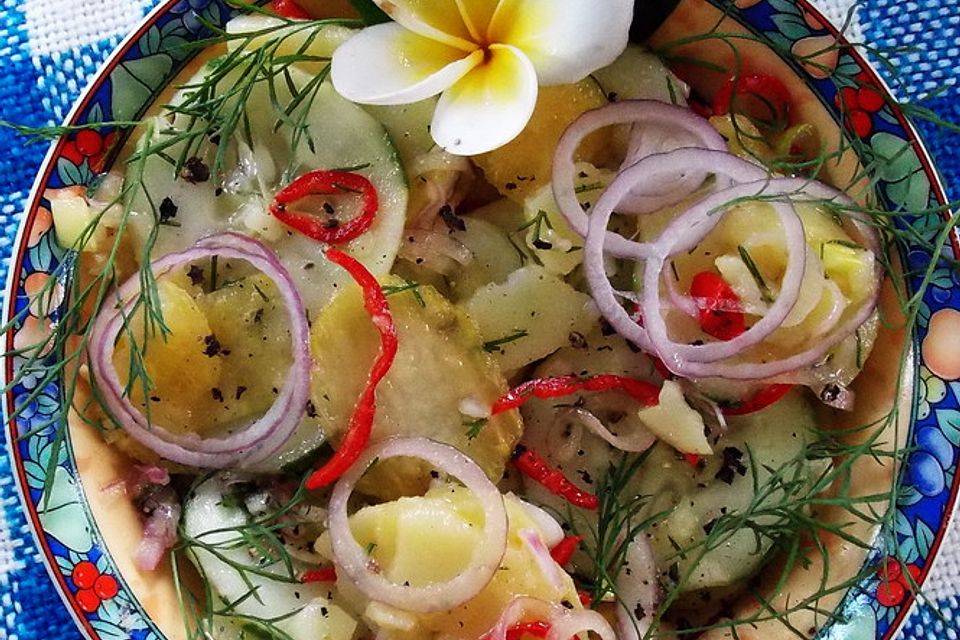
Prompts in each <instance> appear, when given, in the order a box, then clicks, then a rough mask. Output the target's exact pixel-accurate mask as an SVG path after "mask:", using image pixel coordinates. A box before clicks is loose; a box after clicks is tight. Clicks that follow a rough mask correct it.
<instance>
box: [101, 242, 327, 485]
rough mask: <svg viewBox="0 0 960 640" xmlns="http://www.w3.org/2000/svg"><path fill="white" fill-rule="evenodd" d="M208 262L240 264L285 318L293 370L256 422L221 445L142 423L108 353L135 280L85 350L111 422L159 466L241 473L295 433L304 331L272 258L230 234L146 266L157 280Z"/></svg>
mask: <svg viewBox="0 0 960 640" xmlns="http://www.w3.org/2000/svg"><path fill="white" fill-rule="evenodd" d="M212 256H219V257H221V258H232V259H236V260H243V261H245V262H247V263H249V264H250V265H251V266H253V267H254V268H256V269H258V270H260V271H261V272H262V273H263V274H264V275H266V276H267V277H269V278H270V279H271V280H273V282H274V283H275V284H276V286H277V292H278V294H279V295H280V298H281V299H282V300H283V303H284V306H285V308H286V310H287V314H288V316H289V320H290V324H289V329H290V340H291V344H292V350H291V351H292V354H293V362H292V363H291V366H290V370H289V371H288V373H287V377H286V379H285V380H284V383H283V386H282V387H281V388H280V390H279V393H278V394H277V397H276V400H275V401H274V403H273V405H272V406H271V407H270V408H269V409H268V410H267V412H266V413H265V414H264V415H263V416H261V417H260V418H259V419H258V420H255V421H253V422H252V423H250V424H249V425H247V426H245V427H242V428H239V429H237V430H235V431H234V432H233V433H232V434H231V435H229V436H226V437H223V438H202V437H200V436H199V435H196V434H187V435H181V434H174V433H170V432H169V431H167V430H165V429H163V428H162V427H160V426H159V425H155V424H149V423H148V421H147V419H146V417H145V416H144V415H143V414H142V413H141V412H140V411H139V410H138V409H137V408H136V407H134V406H133V404H132V403H131V402H130V400H129V399H128V398H127V397H126V393H125V389H124V385H123V384H122V383H121V382H120V379H119V376H118V374H117V371H116V368H115V367H114V366H113V351H114V347H115V344H116V341H117V337H118V336H119V334H120V331H121V330H122V328H123V326H124V323H125V321H126V319H128V317H129V315H130V314H131V313H133V312H134V310H135V308H136V305H137V302H138V300H139V296H138V294H139V292H140V286H141V278H140V276H139V275H136V276H134V277H132V278H130V280H128V281H127V282H125V283H124V284H123V285H122V286H121V287H120V288H119V289H118V290H117V292H116V294H115V300H116V305H111V304H109V303H105V305H104V306H103V308H102V309H101V310H100V313H99V314H98V315H97V317H96V319H95V320H94V325H93V328H92V330H91V333H90V342H89V345H88V357H89V364H90V371H91V374H92V376H93V379H94V380H95V382H96V383H97V385H98V390H99V391H100V394H101V397H102V398H103V401H104V403H105V405H106V409H107V410H108V412H109V413H110V415H111V417H112V418H113V419H114V420H115V421H116V422H117V424H119V425H120V426H121V427H123V428H124V429H125V430H126V431H127V433H129V434H130V435H131V436H132V437H133V438H134V439H136V440H137V441H138V442H140V443H141V444H143V445H144V446H146V447H148V448H149V449H151V450H152V451H154V452H156V453H157V454H158V455H160V456H161V457H162V458H165V459H167V460H171V461H173V462H178V463H180V464H184V465H188V466H193V467H205V468H223V467H227V466H235V467H242V466H244V465H246V464H251V463H254V462H257V461H259V460H263V459H264V458H266V457H268V456H270V455H271V454H272V453H274V452H276V451H277V450H278V449H279V448H280V447H281V446H283V444H284V443H285V442H286V441H287V439H288V438H289V437H290V436H291V435H292V434H293V432H294V431H295V430H296V428H297V425H298V424H299V423H300V418H301V417H302V415H303V412H304V410H305V408H306V404H307V400H308V399H309V394H310V331H309V328H308V326H307V319H306V312H305V311H304V307H303V302H302V301H301V299H300V294H299V293H298V291H297V289H296V286H295V285H294V283H293V281H292V280H291V278H290V275H289V274H288V273H287V270H286V269H285V268H284V267H283V265H281V264H280V262H279V260H277V257H276V255H274V253H273V252H272V251H271V250H270V249H268V248H267V247H266V246H265V245H263V244H262V243H260V242H258V241H256V240H254V239H253V238H249V237H247V236H243V235H240V234H237V233H222V234H217V235H213V236H208V237H206V238H203V239H202V240H200V241H198V242H197V243H196V244H195V245H194V246H193V247H191V248H189V249H187V250H185V251H182V252H179V253H171V254H169V255H166V256H164V257H162V258H160V259H159V260H156V261H154V262H153V263H151V265H150V269H151V271H152V272H153V274H154V276H155V277H157V278H159V277H162V276H163V275H164V274H166V273H168V272H170V271H171V270H173V269H176V268H178V267H181V266H183V265H188V264H190V263H192V262H195V261H197V260H203V259H206V258H210V257H212Z"/></svg>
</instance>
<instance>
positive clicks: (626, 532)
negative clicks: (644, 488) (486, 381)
mask: <svg viewBox="0 0 960 640" xmlns="http://www.w3.org/2000/svg"><path fill="white" fill-rule="evenodd" d="M652 450H653V449H652V448H651V449H647V450H646V451H644V452H643V453H641V454H639V455H629V454H623V455H621V457H620V459H619V460H618V461H616V462H611V463H610V465H609V466H608V467H607V471H606V472H605V473H604V474H603V476H602V477H601V478H600V481H599V482H598V484H597V491H596V495H597V496H598V497H599V498H600V506H599V507H598V509H597V525H596V529H595V530H593V531H590V532H589V539H590V540H591V542H588V543H586V544H585V546H586V549H587V552H588V556H589V559H590V564H591V565H592V566H591V572H592V574H593V584H592V585H591V594H590V595H591V599H592V601H593V602H594V603H600V602H603V601H604V600H607V599H608V598H609V597H611V596H612V597H614V598H615V599H616V600H617V601H620V598H619V595H618V593H617V580H618V579H619V577H620V574H621V573H622V572H623V570H624V561H625V560H626V556H627V548H628V546H629V545H630V543H631V542H632V541H633V540H635V539H636V538H637V537H638V536H640V535H643V532H644V531H646V530H647V529H648V528H650V526H651V525H653V524H654V523H656V522H658V521H659V520H661V519H662V518H664V517H665V516H666V515H667V514H668V512H666V511H664V512H660V513H656V514H653V515H649V516H648V515H645V514H644V513H643V512H644V508H645V507H646V506H647V504H648V502H649V496H643V495H630V492H629V491H628V489H629V487H630V482H631V480H632V479H633V477H634V476H635V475H637V473H639V472H640V470H641V468H642V467H643V464H644V462H646V460H647V457H648V456H649V455H650V452H651V451H652ZM621 604H622V603H621Z"/></svg>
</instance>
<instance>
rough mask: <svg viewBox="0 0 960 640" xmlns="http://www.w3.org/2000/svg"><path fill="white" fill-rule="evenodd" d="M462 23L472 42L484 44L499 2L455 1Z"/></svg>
mask: <svg viewBox="0 0 960 640" xmlns="http://www.w3.org/2000/svg"><path fill="white" fill-rule="evenodd" d="M456 1H457V8H458V9H460V15H461V16H462V17H463V23H464V24H465V25H466V26H467V29H468V30H469V31H470V35H471V36H472V38H473V41H474V42H484V41H485V40H486V36H487V30H488V29H489V28H490V21H491V20H492V19H493V14H494V12H495V11H496V10H497V6H498V5H499V4H500V0H456Z"/></svg>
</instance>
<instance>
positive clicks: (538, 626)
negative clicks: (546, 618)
mask: <svg viewBox="0 0 960 640" xmlns="http://www.w3.org/2000/svg"><path fill="white" fill-rule="evenodd" d="M548 633H550V625H549V624H547V623H546V622H543V621H542V620H538V621H536V622H519V623H517V624H515V625H513V626H512V627H510V628H509V629H507V640H523V639H524V638H526V637H528V636H529V637H531V638H546V637H547V634H548Z"/></svg>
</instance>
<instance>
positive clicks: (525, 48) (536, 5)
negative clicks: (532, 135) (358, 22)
mask: <svg viewBox="0 0 960 640" xmlns="http://www.w3.org/2000/svg"><path fill="white" fill-rule="evenodd" d="M375 2H376V3H377V5H378V6H379V7H380V8H381V9H383V10H384V11H385V12H386V13H387V14H388V15H390V17H391V18H393V19H394V20H395V22H390V23H386V24H381V25H376V26H372V27H368V28H366V29H364V30H363V31H361V32H360V33H359V34H357V35H355V36H354V37H352V38H351V39H350V40H348V41H347V42H345V43H344V44H342V45H341V46H340V47H339V48H338V49H337V50H336V52H335V53H334V55H333V63H332V68H331V77H332V80H333V85H334V87H335V88H336V90H337V91H338V92H339V93H340V94H341V95H342V96H344V97H345V98H347V99H348V100H352V101H354V102H359V103H363V104H377V105H396V104H408V103H411V102H418V101H420V100H424V99H426V98H429V97H431V96H435V95H437V94H441V95H440V100H439V102H438V103H437V107H436V111H435V112H434V116H433V123H432V125H431V132H432V134H433V139H434V140H435V141H436V142H437V144H438V145H440V146H441V147H442V148H443V149H445V150H446V151H448V152H450V153H454V154H457V155H475V154H478V153H483V152H486V151H490V150H492V149H495V148H497V147H499V146H502V145H504V144H506V143H507V142H509V141H510V140H512V139H513V138H515V137H516V136H517V135H518V134H519V133H520V132H521V131H522V130H523V128H524V127H525V126H526V124H527V122H528V121H529V120H530V116H531V115H532V113H533V108H534V106H535V104H536V101H537V87H538V85H545V86H546V85H554V84H566V83H572V82H577V81H579V80H582V79H583V78H585V77H586V76H587V75H588V74H590V73H591V72H593V71H595V70H596V69H599V68H601V67H603V66H606V65H608V64H610V63H611V62H613V60H614V59H615V58H616V57H617V56H618V55H619V54H620V52H622V51H623V49H624V48H625V47H626V45H627V36H628V31H629V28H630V22H631V21H632V19H633V0H375Z"/></svg>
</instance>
